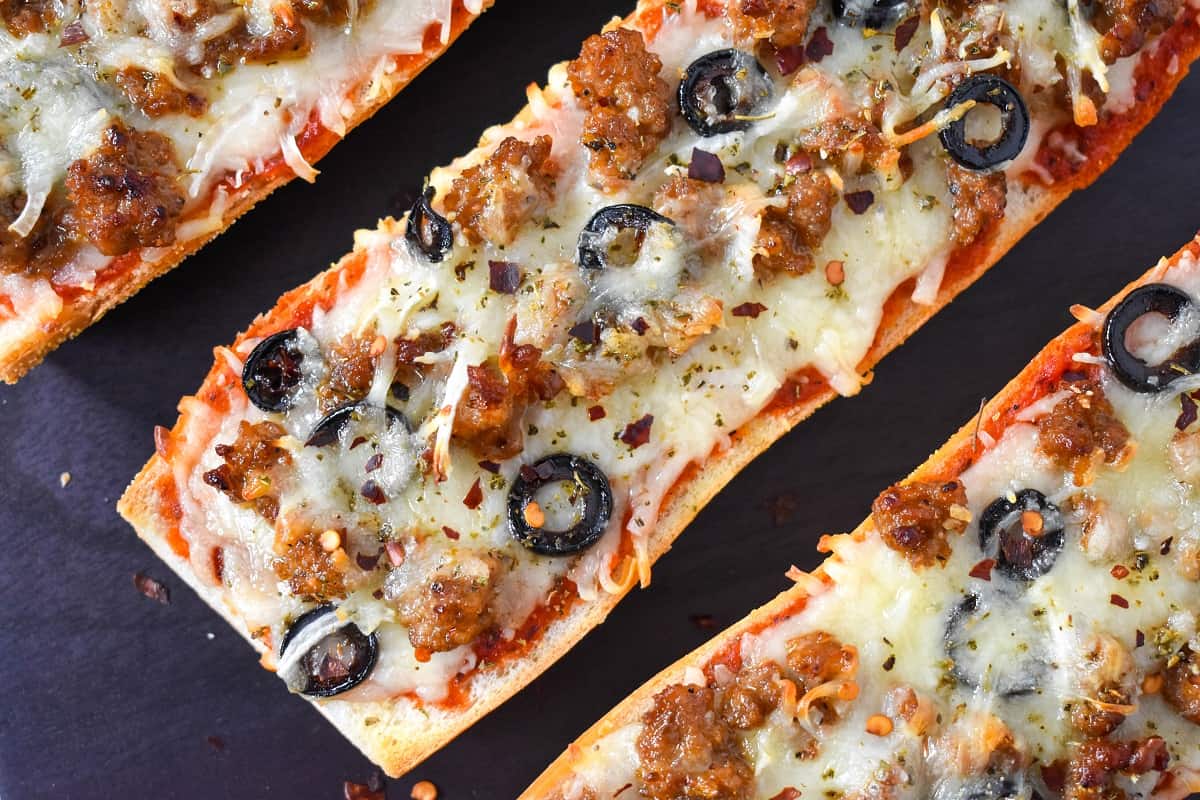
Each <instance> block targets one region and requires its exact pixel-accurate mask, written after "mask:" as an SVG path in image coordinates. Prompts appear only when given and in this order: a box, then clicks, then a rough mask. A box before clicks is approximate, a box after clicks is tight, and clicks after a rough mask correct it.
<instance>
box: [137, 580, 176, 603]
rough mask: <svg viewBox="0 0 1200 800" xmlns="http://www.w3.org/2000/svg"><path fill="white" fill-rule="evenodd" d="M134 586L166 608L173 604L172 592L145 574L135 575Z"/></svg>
mask: <svg viewBox="0 0 1200 800" xmlns="http://www.w3.org/2000/svg"><path fill="white" fill-rule="evenodd" d="M133 585H134V587H135V588H136V589H137V590H138V591H139V592H141V593H142V594H143V595H145V596H146V597H148V598H150V599H151V600H154V601H157V602H159V603H161V604H163V605H164V606H166V605H170V604H171V590H170V589H168V588H167V587H166V585H164V584H163V583H161V582H159V581H156V580H154V578H151V577H150V576H149V575H147V574H145V573H144V572H137V573H134V576H133Z"/></svg>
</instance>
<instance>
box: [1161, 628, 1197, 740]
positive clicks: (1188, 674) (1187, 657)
mask: <svg viewBox="0 0 1200 800" xmlns="http://www.w3.org/2000/svg"><path fill="white" fill-rule="evenodd" d="M1167 664H1168V665H1167V671H1166V673H1165V674H1164V675H1163V683H1162V693H1163V697H1164V698H1165V699H1166V701H1167V702H1168V703H1169V704H1170V705H1171V707H1172V708H1174V709H1175V710H1176V711H1177V712H1179V715H1180V716H1181V717H1183V718H1184V719H1186V720H1188V721H1189V722H1194V723H1195V724H1197V725H1200V656H1197V654H1196V652H1195V651H1193V650H1192V649H1191V648H1190V647H1184V648H1183V649H1182V650H1181V651H1180V652H1179V653H1176V654H1173V655H1172V656H1171V658H1170V659H1169V660H1168V662H1167Z"/></svg>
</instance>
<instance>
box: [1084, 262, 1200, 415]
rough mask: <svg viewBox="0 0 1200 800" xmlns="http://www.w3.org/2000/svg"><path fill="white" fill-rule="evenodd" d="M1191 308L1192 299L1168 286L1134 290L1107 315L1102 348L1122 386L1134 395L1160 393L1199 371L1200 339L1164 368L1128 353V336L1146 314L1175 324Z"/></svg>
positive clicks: (1175, 353) (1163, 365)
mask: <svg viewBox="0 0 1200 800" xmlns="http://www.w3.org/2000/svg"><path fill="white" fill-rule="evenodd" d="M1189 307H1194V303H1193V301H1192V298H1191V297H1189V296H1188V295H1187V294H1186V293H1185V292H1182V291H1180V290H1179V289H1176V288H1175V287H1174V286H1170V285H1168V284H1165V283H1152V284H1149V285H1147V286H1140V287H1138V288H1137V289H1134V290H1133V291H1132V292H1130V293H1129V294H1128V295H1126V296H1125V299H1124V300H1122V301H1121V302H1120V303H1118V304H1117V305H1116V307H1115V308H1113V310H1112V311H1110V312H1108V316H1107V317H1105V319H1104V330H1103V333H1102V335H1101V347H1102V348H1103V350H1104V358H1105V360H1106V361H1108V365H1109V366H1110V367H1112V371H1113V372H1114V373H1115V374H1116V376H1117V379H1118V380H1120V381H1121V383H1123V384H1125V385H1126V386H1128V387H1129V388H1130V389H1133V390H1134V391H1135V392H1141V393H1143V394H1151V393H1154V392H1161V391H1162V390H1164V389H1166V388H1167V387H1168V386H1170V385H1171V383H1172V382H1174V381H1175V380H1176V379H1178V378H1182V377H1184V376H1185V375H1191V374H1194V373H1195V372H1197V371H1198V370H1200V339H1198V340H1196V341H1194V342H1191V343H1189V344H1187V345H1185V346H1184V347H1181V348H1179V349H1178V350H1176V351H1175V352H1174V353H1173V354H1171V356H1170V357H1169V358H1167V359H1166V360H1164V361H1163V362H1162V363H1161V364H1156V365H1153V366H1151V365H1150V364H1147V363H1146V362H1145V361H1143V360H1141V359H1140V358H1138V357H1137V356H1135V355H1134V354H1133V353H1131V352H1130V351H1129V346H1128V345H1127V344H1126V343H1125V335H1126V334H1127V333H1128V332H1129V328H1130V327H1131V326H1132V325H1133V323H1135V322H1136V321H1138V320H1139V319H1141V318H1142V317H1143V316H1145V315H1146V314H1156V313H1157V314H1162V315H1163V316H1164V317H1166V318H1167V319H1169V320H1171V321H1172V322H1174V321H1175V320H1176V319H1178V318H1179V315H1180V314H1182V313H1183V312H1184V310H1186V309H1187V308H1189Z"/></svg>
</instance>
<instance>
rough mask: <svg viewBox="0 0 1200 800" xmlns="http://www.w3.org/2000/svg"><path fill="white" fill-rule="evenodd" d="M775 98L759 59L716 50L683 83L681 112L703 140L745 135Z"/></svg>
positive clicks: (697, 63)
mask: <svg viewBox="0 0 1200 800" xmlns="http://www.w3.org/2000/svg"><path fill="white" fill-rule="evenodd" d="M774 94H775V87H774V86H773V85H772V84H771V77H770V76H769V75H768V74H767V71H766V70H765V69H764V68H763V65H762V64H760V63H758V59H756V58H755V57H754V56H752V55H750V54H749V53H747V52H744V51H742V50H734V49H728V50H716V51H714V52H712V53H709V54H707V55H703V56H700V57H699V58H697V59H696V60H695V61H693V62H692V63H691V64H690V65H689V66H688V68H687V71H685V72H684V74H683V80H682V81H680V82H679V110H680V112H681V113H682V114H683V118H684V119H685V120H686V121H687V124H688V125H690V126H691V128H692V130H694V131H695V132H696V133H698V134H700V135H701V136H716V135H717V134H719V133H730V132H731V131H744V130H746V129H747V128H749V127H750V125H751V124H752V123H753V121H754V120H752V119H749V117H754V116H757V115H759V114H761V113H762V112H763V111H764V110H765V109H766V107H767V104H768V103H770V101H771V98H772V97H773V96H774Z"/></svg>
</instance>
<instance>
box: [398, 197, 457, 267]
mask: <svg viewBox="0 0 1200 800" xmlns="http://www.w3.org/2000/svg"><path fill="white" fill-rule="evenodd" d="M404 238H406V239H408V241H410V242H412V244H413V245H414V246H415V247H416V248H417V249H418V250H420V251H421V253H422V254H424V256H425V257H426V258H427V259H429V260H430V261H433V262H434V263H437V262H439V261H441V260H442V259H443V258H445V257H446V254H447V253H449V252H450V250H451V249H452V248H453V247H454V230H453V229H452V228H451V227H450V223H449V222H448V221H447V220H446V218H445V217H443V216H442V215H441V214H439V213H437V212H436V211H434V210H433V188H432V187H430V188H428V189H426V190H425V191H424V192H422V193H421V195H420V197H418V198H417V202H415V203H413V207H412V209H411V210H410V211H409V212H408V227H407V228H406V229H405V231H404Z"/></svg>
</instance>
